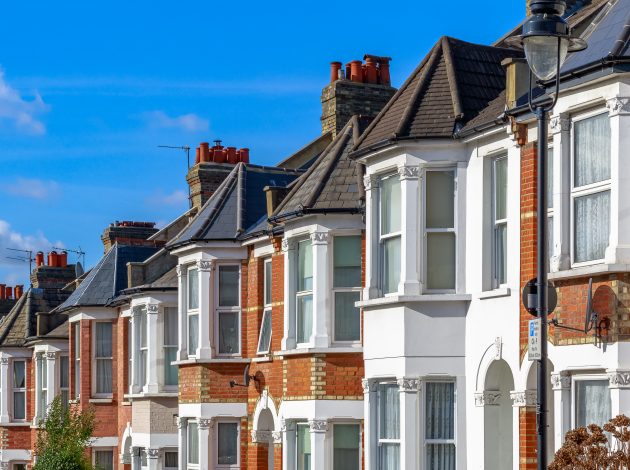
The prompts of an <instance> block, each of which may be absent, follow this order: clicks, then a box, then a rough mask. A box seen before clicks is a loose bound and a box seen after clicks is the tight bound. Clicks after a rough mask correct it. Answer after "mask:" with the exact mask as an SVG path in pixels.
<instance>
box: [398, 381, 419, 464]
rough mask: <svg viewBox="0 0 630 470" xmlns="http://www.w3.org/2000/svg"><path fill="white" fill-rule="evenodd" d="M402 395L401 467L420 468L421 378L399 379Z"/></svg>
mask: <svg viewBox="0 0 630 470" xmlns="http://www.w3.org/2000/svg"><path fill="white" fill-rule="evenodd" d="M398 391H399V397H400V468H418V462H419V453H418V448H419V445H420V444H419V443H420V436H419V435H418V429H419V422H420V412H421V409H420V407H419V406H418V401H419V395H420V379H417V378H409V377H402V378H399V379H398Z"/></svg>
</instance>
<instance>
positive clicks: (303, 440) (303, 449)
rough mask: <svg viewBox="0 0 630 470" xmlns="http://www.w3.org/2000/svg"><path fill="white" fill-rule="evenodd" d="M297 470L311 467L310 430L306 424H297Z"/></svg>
mask: <svg viewBox="0 0 630 470" xmlns="http://www.w3.org/2000/svg"><path fill="white" fill-rule="evenodd" d="M296 434H297V470H310V469H311V432H310V431H309V428H308V425H306V424H298V425H297V433H296Z"/></svg>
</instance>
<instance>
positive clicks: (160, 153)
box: [0, 0, 525, 284]
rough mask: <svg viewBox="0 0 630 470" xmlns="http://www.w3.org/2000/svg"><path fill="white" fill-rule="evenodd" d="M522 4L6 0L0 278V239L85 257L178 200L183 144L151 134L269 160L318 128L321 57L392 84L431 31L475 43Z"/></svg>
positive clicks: (179, 204) (0, 268)
mask: <svg viewBox="0 0 630 470" xmlns="http://www.w3.org/2000/svg"><path fill="white" fill-rule="evenodd" d="M445 7H446V8H445ZM482 8H483V11H482ZM524 10H525V0H486V1H484V2H473V1H461V0H452V1H451V2H426V1H418V0H416V1H399V2H389V3H386V2H385V3H384V2H382V1H371V0H363V1H355V0H346V1H344V2H336V1H330V2H321V1H320V2H313V1H302V2H286V1H275V2H250V1H242V2H210V1H205V2H200V1H180V2H174V1H171V2H165V1H154V2H148V1H133V2H130V1H126V2H122V1H114V0H111V1H109V2H78V1H67V2H43V1H33V2H9V3H7V4H6V5H4V8H3V15H2V16H1V17H0V44H2V47H0V283H3V282H6V283H9V284H15V283H20V282H21V283H25V284H27V283H28V282H27V271H28V269H27V267H26V266H25V265H21V264H19V263H15V262H12V261H11V260H7V259H6V256H8V255H9V256H10V253H9V252H8V251H7V250H6V247H18V248H27V249H34V250H43V251H47V250H49V249H50V247H51V246H53V245H59V244H61V245H63V246H65V247H68V248H76V247H78V246H81V247H82V248H83V249H84V250H85V251H86V252H87V265H88V266H91V265H93V264H94V263H95V262H96V261H98V259H99V257H100V256H101V255H102V245H101V241H100V235H101V232H102V231H103V229H104V228H105V227H106V226H107V225H108V224H109V223H110V222H112V221H114V220H142V221H155V222H158V223H160V224H163V223H165V222H166V221H168V220H171V219H173V218H174V217H176V216H177V215H178V214H180V213H181V212H182V211H183V210H185V209H186V207H187V202H186V197H185V195H186V190H187V186H186V181H185V178H184V176H185V170H186V167H185V158H184V154H183V153H179V152H178V151H174V150H172V151H169V150H163V149H159V148H157V146H158V145H160V144H168V145H190V146H191V147H193V148H194V147H195V146H197V145H198V143H199V142H201V141H204V140H206V141H207V140H210V141H211V140H213V139H215V138H221V139H222V140H223V142H224V144H227V145H232V146H236V147H249V148H250V149H251V151H250V155H251V161H252V162H253V163H260V164H273V163H276V162H278V161H280V160H281V159H282V158H284V157H286V156H288V155H289V154H291V153H292V151H294V150H296V149H298V148H299V147H301V146H302V145H304V144H305V143H307V142H308V141H310V140H312V139H313V138H314V137H315V136H317V135H318V134H319V132H320V123H319V116H320V111H321V110H320V101H319V97H320V93H321V89H322V87H323V86H324V85H325V84H326V82H327V80H328V74H329V63H330V62H331V61H333V60H339V61H341V62H344V63H345V62H348V61H350V60H353V59H360V58H362V57H363V54H365V53H369V54H376V55H387V56H391V57H392V58H393V61H392V80H393V83H394V85H395V86H398V85H400V84H401V83H402V82H403V81H404V79H405V78H406V77H407V75H408V74H409V73H411V71H412V70H413V69H414V67H415V66H416V65H417V64H418V63H419V62H420V60H421V59H422V58H423V56H424V55H425V54H426V53H427V52H428V50H429V49H430V48H431V46H432V45H433V44H434V43H435V41H436V40H437V39H438V38H439V37H440V36H442V35H449V36H454V37H457V38H460V39H463V40H467V41H471V42H477V43H483V44H489V43H491V42H492V41H494V40H495V39H496V38H498V37H499V36H501V35H502V34H503V33H505V32H506V31H507V30H508V29H510V28H511V27H513V26H514V25H516V24H517V23H518V22H519V21H520V20H521V19H522V17H523V15H524ZM487 12H490V13H487ZM449 15H450V16H449ZM193 156H194V154H193ZM70 261H74V258H73V257H72V256H71V257H70Z"/></svg>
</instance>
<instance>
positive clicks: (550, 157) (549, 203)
mask: <svg viewBox="0 0 630 470" xmlns="http://www.w3.org/2000/svg"><path fill="white" fill-rule="evenodd" d="M547 246H548V256H549V259H551V257H552V256H553V147H549V149H548V150H547Z"/></svg>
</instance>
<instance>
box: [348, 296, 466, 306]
mask: <svg viewBox="0 0 630 470" xmlns="http://www.w3.org/2000/svg"><path fill="white" fill-rule="evenodd" d="M471 300H472V295H470V294H422V295H399V294H394V295H390V296H387V297H379V298H377V299H370V300H362V301H360V302H357V303H355V304H354V305H355V306H357V307H359V308H369V307H379V306H381V305H391V304H400V303H408V302H469V301H471Z"/></svg>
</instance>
